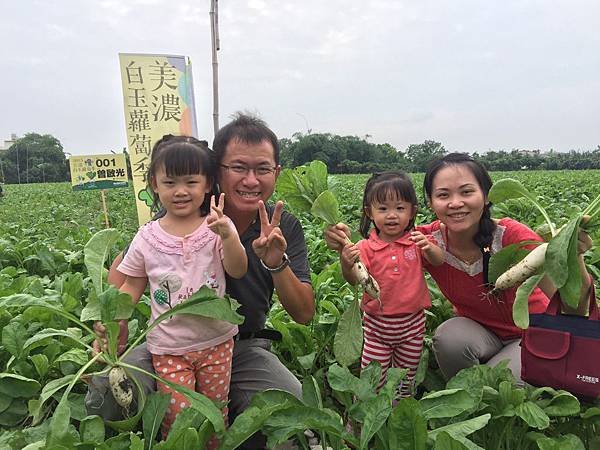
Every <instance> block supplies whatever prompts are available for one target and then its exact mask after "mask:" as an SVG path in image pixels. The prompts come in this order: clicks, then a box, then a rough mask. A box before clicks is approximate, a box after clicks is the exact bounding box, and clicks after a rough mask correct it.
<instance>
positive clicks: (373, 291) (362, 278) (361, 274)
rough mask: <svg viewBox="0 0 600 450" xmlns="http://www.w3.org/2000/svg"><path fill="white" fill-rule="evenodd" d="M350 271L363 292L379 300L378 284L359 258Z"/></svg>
mask: <svg viewBox="0 0 600 450" xmlns="http://www.w3.org/2000/svg"><path fill="white" fill-rule="evenodd" d="M352 273H353V274H354V276H355V278H356V280H357V281H358V283H359V284H360V285H361V286H362V288H363V289H364V290H365V292H366V293H367V294H369V296H371V297H373V298H374V299H375V300H379V284H378V283H377V281H375V278H373V277H372V276H371V274H370V273H369V271H368V270H367V268H366V267H365V265H364V264H363V263H362V262H361V261H360V260H357V261H356V262H355V263H354V265H353V266H352Z"/></svg>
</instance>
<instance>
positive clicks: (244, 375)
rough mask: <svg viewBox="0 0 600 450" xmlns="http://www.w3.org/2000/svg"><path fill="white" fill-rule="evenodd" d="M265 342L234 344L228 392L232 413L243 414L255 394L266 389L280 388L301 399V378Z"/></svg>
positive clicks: (256, 340)
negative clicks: (299, 379)
mask: <svg viewBox="0 0 600 450" xmlns="http://www.w3.org/2000/svg"><path fill="white" fill-rule="evenodd" d="M263 341H264V340H262V339H255V340H254V342H252V341H241V342H239V343H236V347H234V354H233V366H232V372H231V389H230V393H229V396H230V411H231V413H232V415H237V414H240V413H241V412H242V411H243V410H244V409H246V408H247V407H248V405H249V404H250V402H251V400H252V397H253V396H254V395H255V394H257V393H259V392H262V391H264V390H267V389H279V390H282V391H286V392H289V393H290V394H292V395H294V396H295V397H297V398H302V385H301V384H300V382H299V381H298V379H297V378H296V377H295V376H294V374H292V373H291V372H290V371H289V370H288V369H287V368H286V367H285V366H284V365H283V364H282V363H281V361H279V359H278V358H277V356H275V355H274V354H273V353H271V351H270V350H269V348H270V345H269V344H268V343H265V342H263ZM236 350H237V351H236Z"/></svg>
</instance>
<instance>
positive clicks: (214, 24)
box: [209, 0, 221, 134]
mask: <svg viewBox="0 0 600 450" xmlns="http://www.w3.org/2000/svg"><path fill="white" fill-rule="evenodd" d="M209 17H210V38H211V43H212V76H213V128H214V133H215V134H217V131H219V63H218V61H217V51H218V50H219V49H220V48H221V43H220V41H219V0H211V1H210V13H209Z"/></svg>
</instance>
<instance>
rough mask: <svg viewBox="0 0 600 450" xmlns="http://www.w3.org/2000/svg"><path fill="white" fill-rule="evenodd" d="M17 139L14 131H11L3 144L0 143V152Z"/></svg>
mask: <svg viewBox="0 0 600 450" xmlns="http://www.w3.org/2000/svg"><path fill="white" fill-rule="evenodd" d="M17 139H19V138H18V137H17V135H16V134H15V133H12V134H11V135H10V139H8V140H5V141H4V144H1V145H0V152H3V151H6V150H8V149H9V148H10V146H11V145H13V144H14V143H15V142H16V140H17Z"/></svg>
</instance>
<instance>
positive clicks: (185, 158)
mask: <svg viewBox="0 0 600 450" xmlns="http://www.w3.org/2000/svg"><path fill="white" fill-rule="evenodd" d="M160 167H164V168H165V173H166V174H167V176H169V177H177V176H183V175H193V174H202V175H204V176H205V177H206V179H207V181H208V183H210V184H211V185H212V186H213V188H212V189H211V191H210V192H208V193H207V194H206V195H205V196H204V201H203V202H202V205H201V206H200V214H202V215H203V216H205V215H207V214H208V213H209V212H210V197H211V195H213V194H215V172H216V169H215V167H216V166H215V160H214V155H213V152H212V151H211V150H210V149H209V148H208V143H207V142H206V141H200V140H198V139H196V138H194V137H191V136H173V135H172V134H166V135H164V136H163V137H162V138H161V139H159V140H158V141H157V142H156V144H154V147H153V148H152V154H151V157H150V166H149V167H148V175H147V177H146V178H147V181H148V188H149V190H150V191H152V198H153V204H152V208H151V209H152V211H153V212H156V211H158V210H159V209H160V208H161V204H160V199H159V198H158V194H157V193H156V192H154V190H153V189H152V183H153V180H154V179H155V177H156V172H157V170H158V169H159V168H160Z"/></svg>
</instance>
